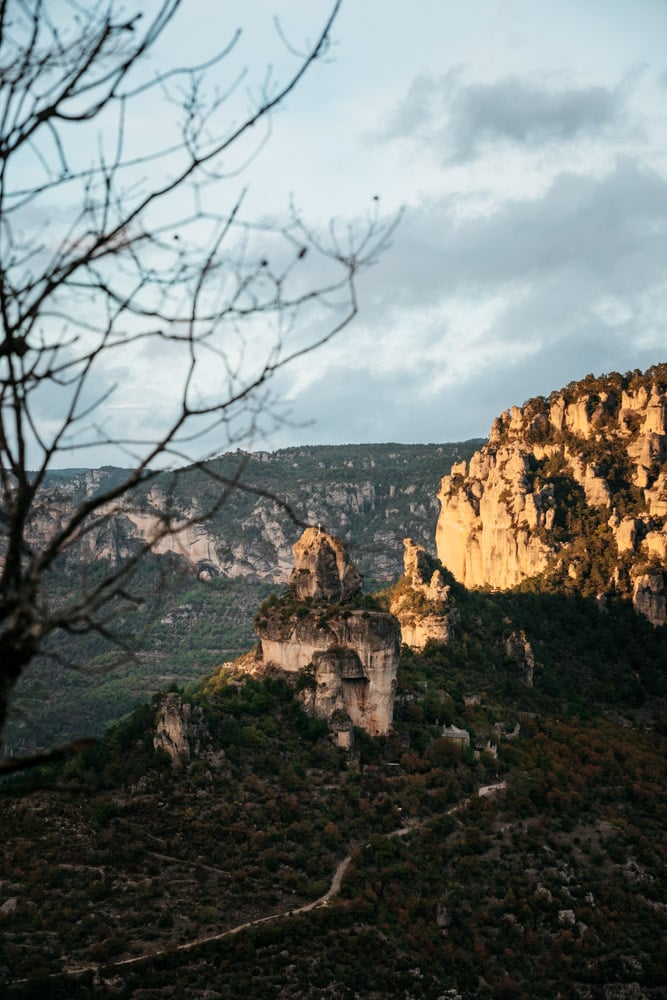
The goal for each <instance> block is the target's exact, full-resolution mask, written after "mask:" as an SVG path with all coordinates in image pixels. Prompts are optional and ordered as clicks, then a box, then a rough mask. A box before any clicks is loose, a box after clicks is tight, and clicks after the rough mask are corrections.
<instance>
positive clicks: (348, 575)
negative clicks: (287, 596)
mask: <svg viewBox="0 0 667 1000" xmlns="http://www.w3.org/2000/svg"><path fill="white" fill-rule="evenodd" d="M294 562H295V565H294V569H293V570H292V572H291V574H290V578H289V588H290V592H291V593H292V594H293V596H294V597H295V598H296V599H297V601H306V600H308V599H311V600H314V601H326V602H328V603H330V604H339V603H340V602H341V601H348V600H349V599H350V598H351V597H354V595H355V594H358V593H359V592H360V590H361V588H362V586H363V582H364V579H363V577H362V575H361V573H359V572H358V570H357V568H356V566H355V565H354V564H353V563H352V562H351V561H350V558H349V556H348V553H347V546H346V545H345V543H344V542H341V541H340V539H338V538H334V537H333V535H328V534H327V533H326V531H324V530H323V529H322V527H319V526H318V527H317V528H306V530H305V531H304V533H303V534H302V536H301V538H300V539H299V540H298V541H297V542H296V544H295V545H294Z"/></svg>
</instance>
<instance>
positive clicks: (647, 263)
mask: <svg viewBox="0 0 667 1000" xmlns="http://www.w3.org/2000/svg"><path fill="white" fill-rule="evenodd" d="M666 259H667V179H665V178H664V177H663V176H661V175H660V174H659V173H657V172H656V171H653V170H649V169H647V168H643V167H641V166H640V165H638V164H637V163H635V162H633V161H630V160H624V161H620V162H618V163H617V164H616V166H615V167H614V169H613V170H612V171H610V172H609V173H608V174H606V175H605V176H603V177H599V178H598V177H591V176H587V175H586V174H581V173H561V174H559V175H558V176H557V177H556V178H555V179H554V181H553V183H552V184H551V185H550V186H549V187H548V188H547V190H546V191H545V192H544V193H543V194H542V196H540V197H538V198H526V199H512V200H507V201H499V202H498V203H497V204H496V205H495V207H493V208H492V209H490V210H488V211H487V212H485V213H484V214H479V215H471V216H463V217H461V216H460V215H459V214H458V212H457V204H456V201H455V199H454V198H452V197H451V196H445V197H442V198H428V199H425V200H423V201H422V203H421V204H420V205H418V206H417V207H415V208H413V209H411V210H409V211H408V212H407V213H406V215H405V218H404V220H403V222H402V224H401V227H400V229H399V231H398V233H397V235H396V239H395V242H394V246H393V247H392V248H391V250H390V251H389V252H388V253H387V254H386V256H385V258H384V259H383V261H382V263H381V266H379V267H378V268H376V269H375V270H374V271H373V272H371V274H370V276H369V279H367V285H366V286H365V287H366V289H367V290H368V291H369V294H370V300H371V301H370V308H372V309H373V310H374V311H375V312H376V313H377V312H380V313H382V314H384V316H385V318H390V317H392V316H393V317H396V316H397V315H399V314H401V313H403V312H405V311H409V310H413V309H415V308H419V309H421V310H423V309H425V308H428V307H432V306H434V305H437V304H439V303H441V302H442V301H443V300H445V299H448V298H451V297H453V296H456V295H461V296H470V295H471V294H474V295H497V294H499V293H500V292H502V293H504V294H512V295H517V294H520V293H521V291H522V289H524V288H526V287H528V286H531V285H533V284H534V283H535V282H538V283H539V282H544V281H556V280H557V281H560V282H565V283H566V284H568V283H573V284H574V285H575V286H576V288H577V289H578V290H579V291H580V292H582V291H583V290H584V288H587V290H588V292H587V293H588V295H598V294H606V293H607V292H608V291H612V292H613V293H614V294H616V295H633V294H637V293H639V292H640V291H643V290H648V289H650V288H651V287H653V286H654V285H656V284H659V283H661V282H662V281H663V280H664V277H665V268H664V261H665V260H666ZM363 290H364V289H362V291H363Z"/></svg>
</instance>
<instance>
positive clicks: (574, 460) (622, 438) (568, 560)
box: [436, 365, 667, 623]
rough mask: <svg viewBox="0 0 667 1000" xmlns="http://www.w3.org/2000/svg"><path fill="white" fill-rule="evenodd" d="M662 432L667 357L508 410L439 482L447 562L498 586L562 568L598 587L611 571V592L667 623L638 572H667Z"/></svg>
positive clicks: (666, 457) (440, 538)
mask: <svg viewBox="0 0 667 1000" xmlns="http://www.w3.org/2000/svg"><path fill="white" fill-rule="evenodd" d="M666 428H667V365H657V366H655V367H654V368H652V369H649V371H648V372H646V373H645V374H644V375H641V374H639V373H636V372H634V373H629V374H628V375H625V376H622V375H617V374H612V375H607V376H602V377H601V378H599V379H594V378H593V376H589V377H588V378H587V379H584V380H583V381H582V382H581V383H571V384H570V385H569V386H568V387H567V388H566V389H563V390H561V391H560V392H557V393H553V394H552V395H551V397H549V399H544V398H543V397H538V398H536V399H532V400H530V401H529V402H527V403H526V404H524V406H522V407H518V406H515V407H513V408H512V409H511V410H507V411H506V412H505V413H503V414H502V415H501V416H500V417H499V418H498V419H497V420H496V421H494V424H493V427H492V429H491V434H490V436H489V441H488V444H486V445H485V446H484V447H482V448H481V449H480V450H479V451H478V452H476V453H475V454H474V455H473V456H472V457H471V459H470V460H469V462H465V461H464V462H460V463H457V464H455V465H453V466H452V469H451V472H450V474H449V475H447V476H445V477H444V478H443V480H442V483H441V486H440V491H439V493H438V499H439V501H440V504H441V512H440V516H439V519H438V524H437V528H436V547H437V552H438V556H439V558H440V560H441V562H442V564H443V565H444V566H445V567H446V568H447V569H448V570H450V571H451V572H452V573H453V575H454V577H455V578H456V579H457V580H459V581H460V582H461V583H464V584H465V585H466V586H468V587H491V588H498V589H506V588H510V587H513V586H516V585H517V584H519V583H521V582H522V581H523V580H525V579H527V578H528V577H533V576H538V575H541V574H549V575H551V574H554V575H556V576H558V575H559V574H560V575H561V576H562V577H563V578H564V579H569V580H571V581H574V583H575V584H576V586H577V588H578V589H580V590H581V591H582V592H584V593H587V592H590V593H595V590H594V587H598V589H599V578H600V575H601V573H602V574H603V575H604V574H606V578H607V584H606V587H607V589H608V591H609V592H611V591H614V590H616V591H617V592H620V593H622V594H623V595H624V596H628V597H632V598H633V600H634V604H635V607H636V609H637V610H638V611H639V612H640V613H642V614H646V615H647V617H649V619H650V620H651V621H653V622H654V623H658V622H660V621H661V615H662V612H661V611H660V607H661V605H660V601H661V598H660V594H659V593H658V591H657V590H655V587H657V586H658V583H657V582H656V581H657V579H658V578H657V577H655V579H654V582H653V583H652V584H651V585H650V587H649V586H648V584H644V583H641V584H639V583H637V582H636V580H637V577H638V575H639V576H641V577H642V579H643V578H644V576H645V573H646V572H647V571H645V570H644V569H643V567H645V566H647V565H648V564H649V563H652V564H654V568H655V564H657V565H658V567H659V569H660V570H661V572H662V570H664V569H667V468H666V463H667V429H666ZM587 533H588V534H587ZM589 542H590V544H589ZM596 560H597V562H596ZM621 564H622V567H623V569H622V572H619V571H618V569H617V568H618V567H619V566H621ZM628 569H629V570H630V572H628ZM651 573H653V570H651ZM654 576H655V574H654ZM633 579H634V580H635V583H634V585H633V584H632V580H633ZM587 588H588V589H587ZM642 595H644V596H642Z"/></svg>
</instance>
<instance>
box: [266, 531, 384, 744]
mask: <svg viewBox="0 0 667 1000" xmlns="http://www.w3.org/2000/svg"><path fill="white" fill-rule="evenodd" d="M294 558H295V567H294V570H293V572H292V574H291V576H290V591H291V592H290V594H289V595H288V596H287V597H286V598H283V599H282V600H281V599H279V598H271V599H269V601H267V602H265V604H264V605H263V607H262V609H261V610H260V613H259V614H258V616H257V618H256V621H255V628H256V631H257V634H258V636H259V640H260V644H261V661H260V664H259V665H258V668H257V669H258V670H259V671H263V670H266V669H277V670H280V671H282V672H284V673H286V674H288V675H292V676H293V677H294V678H295V681H296V682H297V684H298V686H299V688H300V697H301V700H302V702H303V704H304V707H305V708H306V710H307V711H310V712H312V713H313V714H315V715H317V716H319V717H320V718H323V719H326V720H327V721H328V722H329V723H330V725H331V726H332V728H333V730H334V731H335V733H336V734H337V737H338V739H339V742H340V743H341V745H346V744H347V743H348V742H349V734H350V732H351V728H352V726H353V725H354V726H358V727H359V728H361V729H365V730H366V731H367V732H368V733H370V734H371V735H372V736H377V735H379V734H381V733H386V732H387V730H388V729H389V727H390V726H391V722H392V718H393V708H394V696H395V690H396V673H397V669H398V657H399V651H400V627H399V624H398V621H397V620H396V618H394V616H393V615H391V614H387V613H386V612H382V611H378V610H373V609H370V608H368V607H359V605H358V601H357V603H355V598H358V595H359V592H360V589H361V584H362V578H361V575H360V574H359V573H358V571H357V570H356V568H355V567H354V565H353V564H352V563H351V562H350V560H349V556H348V554H347V549H346V546H345V545H344V544H343V543H342V542H341V541H340V539H337V538H334V537H333V536H332V535H329V534H327V533H326V532H325V531H323V530H322V529H321V528H309V529H306V531H305V532H304V534H303V535H302V537H301V538H300V539H299V541H297V543H296V544H295V545H294Z"/></svg>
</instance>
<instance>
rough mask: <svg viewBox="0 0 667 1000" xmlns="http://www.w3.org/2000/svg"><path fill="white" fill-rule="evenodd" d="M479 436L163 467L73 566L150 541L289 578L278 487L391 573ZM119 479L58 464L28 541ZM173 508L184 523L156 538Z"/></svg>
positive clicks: (294, 532) (376, 571) (161, 550)
mask: <svg viewBox="0 0 667 1000" xmlns="http://www.w3.org/2000/svg"><path fill="white" fill-rule="evenodd" d="M479 443H480V442H478V441H476V442H463V443H460V444H451V445H450V444H444V445H345V446H342V445H341V446H331V447H303V448H291V449H284V450H283V451H279V452H275V453H268V452H262V453H258V454H256V455H243V454H241V453H234V454H228V455H222V456H220V457H219V458H217V459H214V460H212V461H211V462H208V463H206V464H205V465H204V466H203V467H202V468H201V469H187V470H181V471H180V472H179V474H178V477H177V479H173V478H172V477H171V476H170V475H168V474H167V473H165V474H163V475H161V476H158V477H157V478H156V479H155V480H154V481H153V482H152V484H151V486H150V487H144V488H141V489H137V490H136V491H135V492H134V493H133V494H132V495H130V496H128V497H126V498H124V499H123V500H122V501H121V502H119V503H117V504H114V505H113V506H109V507H108V508H107V509H106V511H104V512H101V514H102V515H103V516H101V517H100V518H99V520H98V522H97V524H96V525H95V527H94V528H93V529H92V530H89V531H88V532H87V533H86V534H85V536H83V537H81V538H80V539H78V540H77V542H76V543H75V544H73V545H72V546H71V547H70V549H69V560H70V564H71V565H74V566H76V564H78V563H85V562H90V561H91V560H96V561H99V560H106V561H109V562H111V563H115V564H117V563H118V562H120V561H121V560H123V559H125V558H126V557H127V556H128V555H130V554H132V553H133V552H135V551H136V550H137V548H138V546H140V545H145V544H148V545H150V546H151V548H152V549H153V551H154V552H156V553H157V554H162V555H164V554H166V553H170V554H172V555H175V556H176V557H178V559H180V560H182V562H183V564H184V566H187V568H188V569H189V571H190V572H192V573H194V574H196V575H198V576H199V577H201V578H208V577H214V576H219V577H225V578H227V579H230V580H234V579H240V578H242V579H244V580H247V581H253V582H270V583H286V582H287V580H288V577H289V573H290V570H291V568H292V564H293V563H292V545H293V544H294V542H295V541H296V539H297V537H298V534H299V529H298V527H297V526H296V525H295V524H294V523H293V522H292V521H291V520H290V518H289V517H288V516H287V515H286V513H285V510H284V508H282V507H280V506H278V505H277V504H276V503H275V502H274V501H272V500H271V499H270V496H271V495H275V496H276V497H279V498H280V500H281V501H283V502H284V503H286V504H287V505H288V506H289V507H290V508H291V510H293V511H294V513H295V515H296V516H297V517H298V518H299V520H300V521H302V522H306V523H309V524H317V523H318V522H319V521H324V522H325V523H326V524H327V525H328V526H329V527H330V529H331V530H332V531H333V532H334V534H335V535H336V536H337V537H340V538H342V539H343V540H345V541H346V542H347V543H348V544H351V543H354V545H355V546H356V549H357V551H358V552H359V554H360V555H359V557H358V560H357V561H359V560H363V564H362V565H361V568H362V570H363V571H364V572H366V573H370V574H372V575H373V576H374V577H376V578H377V579H379V580H389V579H393V578H394V577H395V576H396V575H397V574H398V573H399V572H400V571H401V565H402V546H401V539H402V538H403V536H404V535H405V534H406V533H407V532H408V531H409V532H410V533H411V534H412V535H413V537H415V538H416V539H417V540H419V541H420V542H421V543H422V544H425V545H430V544H432V539H433V532H434V529H435V522H436V519H437V510H438V505H437V501H436V500H435V492H436V489H437V483H438V480H439V477H440V476H441V474H442V467H443V464H444V465H445V466H446V467H449V465H450V464H451V462H452V461H454V460H456V459H459V458H461V457H464V456H465V457H467V456H469V455H471V454H472V452H473V451H474V448H475V447H476V446H477V444H479ZM241 467H242V469H243V474H242V477H241V482H242V483H248V484H251V487H252V488H251V489H249V490H247V491H244V490H243V488H241V489H240V490H232V492H231V493H230V494H229V496H228V497H226V499H225V502H224V503H223V504H222V505H221V506H220V507H219V509H217V510H216V511H215V513H214V514H213V516H211V517H207V518H205V519H204V520H203V522H202V523H201V524H195V525H188V524H187V523H186V520H187V518H189V517H191V516H193V515H194V516H195V517H196V516H198V515H202V514H203V513H204V512H206V511H208V510H210V509H212V508H214V507H215V505H216V503H218V501H219V499H220V494H221V492H222V491H223V489H224V486H223V485H221V481H222V483H224V482H225V481H234V480H235V479H236V477H237V476H238V474H239V468H241ZM209 470H210V474H209ZM216 477H218V478H216ZM121 478H124V475H123V470H118V469H111V468H106V469H98V470H89V471H78V470H72V471H70V472H63V473H58V474H54V475H53V476H52V477H51V478H50V479H49V480H48V481H47V484H46V486H45V487H44V489H43V490H42V491H41V493H40V501H39V504H38V507H39V509H38V511H37V512H36V514H35V517H34V518H33V520H32V522H31V524H30V525H29V528H28V532H27V535H28V541H30V542H31V543H32V544H34V545H35V546H39V545H40V544H43V543H44V541H45V540H46V539H48V538H50V537H51V535H52V533H53V531H54V528H57V527H58V526H59V525H60V524H61V523H63V521H64V519H65V518H66V517H69V516H70V515H71V513H72V511H73V509H74V508H75V507H76V506H77V504H78V503H79V502H80V501H81V500H84V499H86V498H87V497H89V496H91V495H93V494H95V493H98V492H101V491H103V490H104V489H106V488H108V487H109V486H112V485H113V484H114V483H115V481H116V480H120V479H121ZM166 510H169V511H171V513H172V516H173V521H172V524H173V526H174V527H175V528H177V529H178V528H179V527H180V530H177V531H176V533H174V534H171V535H169V536H166V537H160V535H161V531H162V528H163V526H164V523H163V520H162V519H163V515H164V512H165V511H166ZM1 556H2V553H1V552H0V558H1Z"/></svg>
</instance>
